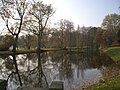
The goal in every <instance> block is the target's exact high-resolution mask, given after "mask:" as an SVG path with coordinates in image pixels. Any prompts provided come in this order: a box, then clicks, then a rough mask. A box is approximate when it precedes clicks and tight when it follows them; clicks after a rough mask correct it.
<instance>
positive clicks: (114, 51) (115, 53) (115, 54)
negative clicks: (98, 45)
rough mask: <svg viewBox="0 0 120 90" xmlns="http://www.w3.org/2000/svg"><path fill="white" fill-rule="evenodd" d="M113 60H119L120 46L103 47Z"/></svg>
mask: <svg viewBox="0 0 120 90" xmlns="http://www.w3.org/2000/svg"><path fill="white" fill-rule="evenodd" d="M103 51H104V52H105V53H107V54H108V55H109V56H110V57H111V58H112V59H113V60H114V61H120V47H110V48H105V49H103Z"/></svg>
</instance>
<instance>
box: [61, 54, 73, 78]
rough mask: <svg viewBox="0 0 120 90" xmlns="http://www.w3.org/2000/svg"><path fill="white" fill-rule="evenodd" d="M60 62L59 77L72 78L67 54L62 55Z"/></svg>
mask: <svg viewBox="0 0 120 90" xmlns="http://www.w3.org/2000/svg"><path fill="white" fill-rule="evenodd" d="M61 58H62V59H61V63H60V67H59V74H60V78H61V79H65V78H67V79H70V78H73V72H72V68H71V62H70V60H69V59H70V57H69V55H62V57H61Z"/></svg>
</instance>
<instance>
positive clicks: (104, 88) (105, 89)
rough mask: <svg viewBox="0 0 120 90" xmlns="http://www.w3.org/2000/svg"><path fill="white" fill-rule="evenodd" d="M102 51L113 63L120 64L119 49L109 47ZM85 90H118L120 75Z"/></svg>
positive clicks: (119, 87) (119, 88)
mask: <svg viewBox="0 0 120 90" xmlns="http://www.w3.org/2000/svg"><path fill="white" fill-rule="evenodd" d="M103 51H104V52H105V53H106V54H107V55H109V56H110V57H111V58H112V59H113V60H114V61H117V62H119V63H120V47H109V48H105V49H103ZM119 63H118V64H119ZM86 90H120V75H118V76H115V77H113V78H110V79H108V80H106V81H102V82H99V83H97V84H95V85H92V86H90V87H88V88H87V89H86Z"/></svg>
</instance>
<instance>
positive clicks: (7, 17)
mask: <svg viewBox="0 0 120 90" xmlns="http://www.w3.org/2000/svg"><path fill="white" fill-rule="evenodd" d="M26 7H27V3H26V0H2V1H1V7H0V15H1V17H2V19H3V20H4V22H5V25H6V27H7V30H8V31H9V33H10V34H11V35H12V36H13V37H14V44H13V55H12V56H13V61H14V64H15V69H16V73H17V75H18V78H19V83H20V86H22V81H21V78H20V74H19V70H18V65H17V62H16V48H17V42H18V37H19V34H20V32H21V28H22V23H23V19H24V15H25V11H26Z"/></svg>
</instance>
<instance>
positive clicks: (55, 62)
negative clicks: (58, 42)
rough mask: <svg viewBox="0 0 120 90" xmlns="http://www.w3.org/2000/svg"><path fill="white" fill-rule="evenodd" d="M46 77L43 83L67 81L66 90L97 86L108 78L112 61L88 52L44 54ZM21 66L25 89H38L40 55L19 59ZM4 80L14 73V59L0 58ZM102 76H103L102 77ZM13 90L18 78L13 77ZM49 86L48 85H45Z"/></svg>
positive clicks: (10, 82)
mask: <svg viewBox="0 0 120 90" xmlns="http://www.w3.org/2000/svg"><path fill="white" fill-rule="evenodd" d="M41 57H42V58H41V61H42V67H43V72H44V77H46V78H43V79H42V80H43V81H46V79H47V82H48V83H49V84H50V83H51V81H53V80H62V81H64V86H65V90H68V89H72V88H73V87H77V86H80V85H83V84H85V83H87V82H89V83H90V82H92V81H93V82H94V81H95V82H97V81H99V79H100V78H101V77H102V75H103V76H105V75H104V73H103V71H104V70H105V68H107V67H108V66H110V65H111V64H112V63H114V62H113V61H112V59H111V58H110V57H108V56H106V55H105V54H104V53H100V52H91V51H86V52H85V53H79V54H75V53H70V54H68V53H63V52H49V53H48V52H46V53H43V54H41ZM17 63H18V66H19V70H20V75H21V78H22V82H23V85H24V86H29V85H32V86H38V82H39V80H38V68H37V55H36V54H25V55H18V56H17ZM0 64H1V66H0V73H1V75H0V78H7V77H8V76H9V75H10V73H11V72H13V71H14V67H13V61H12V57H11V56H8V57H4V58H0ZM101 72H102V73H101ZM8 83H9V84H8V88H9V90H13V88H14V89H16V88H17V87H18V84H19V83H18V78H17V76H16V74H13V75H12V76H11V77H10V79H9V81H8ZM42 84H43V85H45V84H44V83H42Z"/></svg>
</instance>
